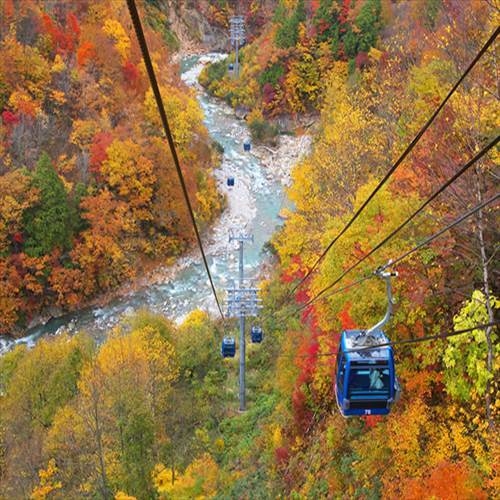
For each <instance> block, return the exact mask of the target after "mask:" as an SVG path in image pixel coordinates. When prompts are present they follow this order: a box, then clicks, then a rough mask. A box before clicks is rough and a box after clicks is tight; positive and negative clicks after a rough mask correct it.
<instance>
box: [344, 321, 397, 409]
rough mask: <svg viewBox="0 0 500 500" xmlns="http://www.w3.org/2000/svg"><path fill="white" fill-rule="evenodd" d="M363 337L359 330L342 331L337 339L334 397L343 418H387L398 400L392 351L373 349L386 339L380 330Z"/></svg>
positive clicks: (385, 348)
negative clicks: (369, 416) (377, 416)
mask: <svg viewBox="0 0 500 500" xmlns="http://www.w3.org/2000/svg"><path fill="white" fill-rule="evenodd" d="M363 334H364V332H363V330H346V331H344V332H342V336H341V339H340V345H339V352H338V355H337V365H336V381H335V393H336V398H337V404H338V407H339V410H340V412H341V413H342V415H344V416H345V417H348V416H356V415H357V416H359V415H387V414H388V413H389V412H390V410H391V406H392V405H393V404H394V403H395V402H396V401H397V400H398V399H399V393H400V388H399V382H398V380H397V378H396V372H395V367H394V353H393V350H392V347H391V346H381V347H377V345H378V344H385V343H388V342H389V339H388V338H387V337H386V336H385V335H384V333H383V332H382V331H381V330H375V331H374V332H371V333H370V335H369V336H368V337H365V336H364V335H363ZM362 339H363V342H360V341H361V340H362ZM367 347H370V348H369V349H366V348H367ZM356 349H358V350H356ZM359 349H362V350H359Z"/></svg>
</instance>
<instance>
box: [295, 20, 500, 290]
mask: <svg viewBox="0 0 500 500" xmlns="http://www.w3.org/2000/svg"><path fill="white" fill-rule="evenodd" d="M499 32H500V27H498V28H497V29H496V30H495V32H494V33H493V34H492V35H491V36H490V38H489V39H488V41H487V42H486V43H485V44H484V46H483V47H482V48H481V50H480V51H479V52H478V53H477V54H476V56H475V57H474V59H473V60H472V62H471V63H470V64H469V66H468V67H467V69H466V70H465V71H464V72H463V74H462V76H461V77H460V78H459V79H458V80H457V82H456V83H455V85H454V86H453V87H452V88H451V90H450V91H449V92H448V94H447V95H446V97H445V98H444V99H443V101H442V102H441V104H440V105H439V106H438V107H437V108H436V110H435V111H434V113H433V114H432V115H431V116H430V118H429V119H428V120H427V122H426V123H425V124H424V126H423V127H422V128H421V129H420V131H419V132H418V133H417V135H416V136H415V137H414V139H413V140H412V141H411V143H410V144H409V145H408V146H407V148H406V149H405V150H404V151H403V153H402V154H401V156H400V157H399V158H398V160H397V161H396V162H395V163H394V164H393V165H392V167H391V168H390V169H389V170H388V171H387V173H386V174H385V176H384V178H383V179H382V180H381V181H380V182H379V183H378V184H377V186H376V187H375V189H374V190H373V191H372V192H371V193H370V195H369V196H368V198H367V199H366V200H365V201H364V202H363V204H362V205H361V206H360V207H359V208H358V209H357V210H356V212H355V213H354V215H353V216H352V217H351V219H350V220H349V222H348V223H347V224H346V225H345V226H344V228H343V229H342V230H341V231H340V233H338V234H337V236H335V238H333V240H332V241H331V242H330V243H329V244H328V246H327V247H326V248H325V250H323V252H322V253H321V255H320V256H319V257H318V258H317V259H316V261H315V262H314V264H313V265H312V267H311V268H310V269H309V271H308V272H307V273H306V275H305V276H304V277H303V278H302V279H301V280H300V281H299V283H297V285H295V287H294V288H293V289H292V290H291V291H290V295H291V294H293V293H294V292H295V291H296V290H297V289H298V288H299V287H301V286H302V285H303V284H304V283H305V282H306V281H307V280H308V279H309V277H310V276H311V274H312V273H313V272H314V271H315V270H316V268H317V267H318V265H319V264H320V262H321V261H322V260H323V259H324V257H325V256H326V254H327V253H328V252H329V251H330V250H331V248H332V247H333V245H334V244H335V243H336V242H337V241H338V240H339V238H340V237H341V236H342V235H343V234H344V233H345V232H346V231H347V230H348V229H349V228H350V227H351V225H352V224H353V223H354V221H355V220H356V219H357V218H358V217H359V216H360V215H361V213H362V212H363V210H364V209H365V208H366V206H367V205H368V203H369V202H370V201H371V200H372V199H373V197H374V196H375V195H376V194H377V193H378V191H379V190H380V189H381V188H382V187H383V186H384V184H385V183H386V182H387V181H388V180H389V178H390V177H391V176H392V174H393V173H394V172H395V171H396V169H397V168H398V167H399V165H400V164H401V163H402V162H403V160H404V159H405V158H406V157H407V156H408V154H409V153H410V152H411V151H412V150H413V148H414V147H415V145H416V144H417V143H418V141H419V140H420V138H421V137H422V136H423V135H424V133H425V131H426V130H427V129H428V128H429V127H430V126H431V124H432V122H433V121H434V120H435V118H436V117H437V115H438V114H439V113H440V111H441V110H442V109H443V107H444V106H445V104H446V103H447V102H448V100H449V99H450V97H451V96H452V95H453V94H454V93H455V91H456V90H457V88H458V87H459V86H460V84H461V83H462V81H463V80H464V79H465V78H466V76H467V75H468V74H469V73H470V72H471V71H472V69H473V68H474V67H475V65H476V64H477V62H478V61H479V60H480V59H481V57H482V56H483V54H484V53H485V52H486V51H487V50H488V48H489V47H490V46H491V45H492V44H493V42H494V41H495V40H496V38H497V36H498V33H499Z"/></svg>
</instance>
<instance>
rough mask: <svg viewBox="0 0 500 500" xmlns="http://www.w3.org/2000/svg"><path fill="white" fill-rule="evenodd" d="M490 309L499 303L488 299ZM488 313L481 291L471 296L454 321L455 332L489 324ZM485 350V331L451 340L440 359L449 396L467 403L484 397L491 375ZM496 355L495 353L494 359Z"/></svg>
mask: <svg viewBox="0 0 500 500" xmlns="http://www.w3.org/2000/svg"><path fill="white" fill-rule="evenodd" d="M491 302H492V305H493V309H495V310H497V309H498V308H499V307H500V300H498V299H496V298H495V297H493V296H492V297H491ZM488 321H489V318H488V311H487V309H486V305H485V296H484V294H483V293H482V292H481V291H480V290H475V291H474V292H473V293H472V297H471V300H469V301H467V302H466V303H465V304H464V306H463V307H462V309H461V310H460V312H459V313H458V314H457V315H456V316H455V318H454V319H453V322H454V324H455V329H456V330H464V329H467V328H473V327H474V326H475V325H480V324H484V323H488ZM496 337H497V335H496V334H495V333H493V334H492V341H493V345H495V344H496V340H497V339H496ZM487 355H488V347H487V343H486V333H485V330H473V331H472V332H471V333H467V334H464V335H458V336H456V337H451V338H450V339H449V341H448V346H447V347H446V350H445V352H444V356H443V360H444V364H445V366H446V371H445V373H444V379H445V383H446V389H447V391H448V392H449V393H450V395H451V396H453V397H455V398H457V399H459V400H461V401H469V400H470V398H471V396H472V395H474V394H478V395H480V396H482V395H484V393H485V392H486V388H487V385H488V381H489V380H491V379H493V376H494V375H493V373H491V372H490V371H488V368H487V362H486V358H487ZM496 356H497V353H496V352H495V353H494V358H496Z"/></svg>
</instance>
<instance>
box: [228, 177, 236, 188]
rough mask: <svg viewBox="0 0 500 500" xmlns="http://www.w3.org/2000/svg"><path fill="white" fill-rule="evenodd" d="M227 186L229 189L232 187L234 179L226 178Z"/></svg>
mask: <svg viewBox="0 0 500 500" xmlns="http://www.w3.org/2000/svg"><path fill="white" fill-rule="evenodd" d="M227 185H228V186H229V187H233V186H234V177H228V178H227Z"/></svg>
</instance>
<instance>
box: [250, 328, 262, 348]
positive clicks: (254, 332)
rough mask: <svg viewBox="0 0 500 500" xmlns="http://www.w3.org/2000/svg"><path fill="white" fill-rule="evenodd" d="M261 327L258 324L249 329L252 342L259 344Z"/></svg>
mask: <svg viewBox="0 0 500 500" xmlns="http://www.w3.org/2000/svg"><path fill="white" fill-rule="evenodd" d="M262 337H263V334H262V328H261V327H260V326H252V329H251V330H250V338H251V340H252V342H253V343H254V344H260V342H262Z"/></svg>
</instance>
